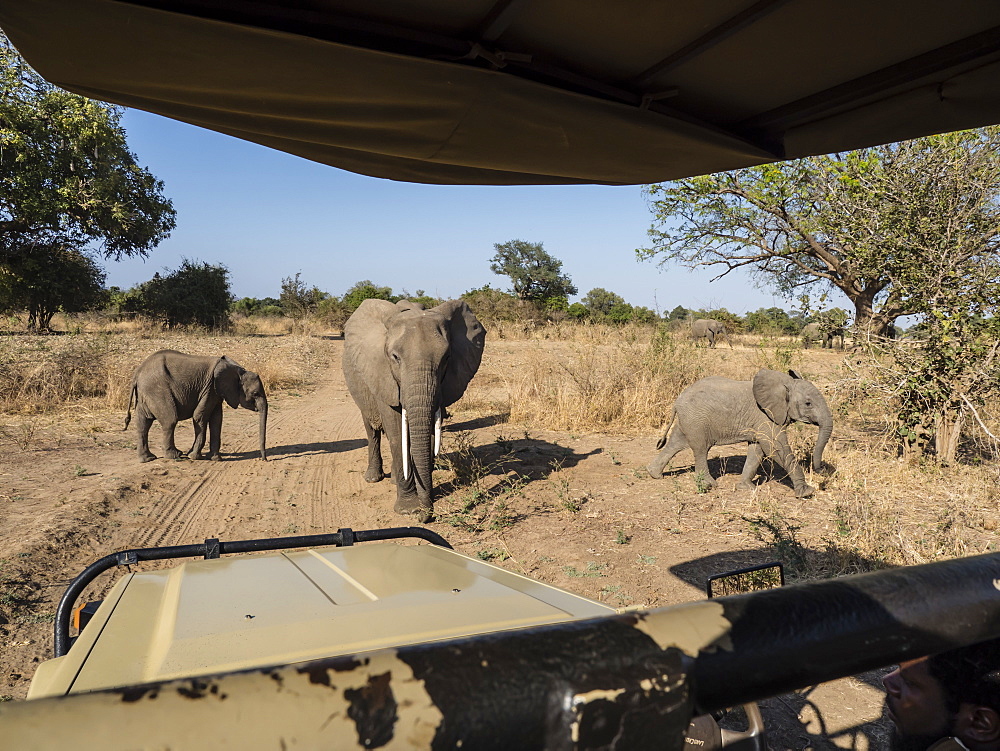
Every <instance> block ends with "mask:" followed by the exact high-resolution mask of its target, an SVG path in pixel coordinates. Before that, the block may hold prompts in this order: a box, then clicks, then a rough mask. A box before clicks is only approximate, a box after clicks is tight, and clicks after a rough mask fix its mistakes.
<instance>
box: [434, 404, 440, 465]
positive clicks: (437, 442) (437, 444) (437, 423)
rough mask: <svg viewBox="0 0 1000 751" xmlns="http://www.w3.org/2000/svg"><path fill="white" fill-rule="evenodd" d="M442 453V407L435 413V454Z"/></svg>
mask: <svg viewBox="0 0 1000 751" xmlns="http://www.w3.org/2000/svg"><path fill="white" fill-rule="evenodd" d="M440 453H441V408H440V407H438V410H437V412H435V413H434V456H437V455H438V454H440Z"/></svg>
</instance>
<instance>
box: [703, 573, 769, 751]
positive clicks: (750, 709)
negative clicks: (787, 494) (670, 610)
mask: <svg viewBox="0 0 1000 751" xmlns="http://www.w3.org/2000/svg"><path fill="white" fill-rule="evenodd" d="M784 583H785V568H784V566H782V565H781V564H780V563H778V562H774V563H764V564H762V565H760V566H750V567H749V568H741V569H737V570H735V571H726V572H725V573H722V574H716V575H715V576H710V577H708V582H707V584H706V586H705V588H706V590H707V593H708V596H709V598H712V597H725V596H726V595H741V594H746V593H747V592H755V591H757V590H759V589H773V588H774V587H780V586H782V585H783V584H784ZM684 743H685V748H687V747H688V746H695V747H697V748H698V749H699V751H720V750H721V749H726V751H766V749H767V736H766V735H765V732H764V718H763V717H761V714H760V708H759V707H758V706H757V705H756V704H744V705H743V706H741V707H734V708H732V709H728V710H723V711H721V712H718V713H716V714H714V715H702V716H701V717H695V718H694V719H692V720H691V724H690V725H689V726H688V730H687V733H686V734H685V737H684Z"/></svg>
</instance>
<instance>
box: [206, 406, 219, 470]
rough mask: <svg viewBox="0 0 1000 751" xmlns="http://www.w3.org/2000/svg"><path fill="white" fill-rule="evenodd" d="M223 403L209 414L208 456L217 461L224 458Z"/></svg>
mask: <svg viewBox="0 0 1000 751" xmlns="http://www.w3.org/2000/svg"><path fill="white" fill-rule="evenodd" d="M221 449H222V403H221V402H220V403H219V405H218V406H217V407H216V408H215V409H213V410H212V413H211V414H210V415H209V416H208V458H209V459H211V460H212V461H213V462H217V461H219V460H220V459H221V458H222V454H221V453H220V451H221Z"/></svg>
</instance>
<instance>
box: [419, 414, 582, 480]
mask: <svg viewBox="0 0 1000 751" xmlns="http://www.w3.org/2000/svg"><path fill="white" fill-rule="evenodd" d="M484 419H489V418H484ZM600 451H601V449H599V448H598V449H594V450H593V451H588V452H583V453H578V452H575V451H573V449H570V448H567V447H565V446H560V445H559V444H556V443H552V442H550V441H543V440H541V439H538V438H503V437H500V438H497V439H496V440H494V441H492V442H490V443H485V444H481V445H478V446H471V445H461V444H460V445H459V447H458V448H457V449H456V450H454V451H450V452H447V453H443V454H442V455H441V456H440V457H439V458H438V462H439V466H440V468H442V469H450V470H452V471H453V472H454V474H455V477H454V478H453V479H451V480H448V481H446V482H443V483H441V484H440V485H435V495H438V497H442V496H445V495H449V494H450V493H453V492H455V491H456V490H459V489H461V488H465V487H469V486H470V485H474V484H476V483H479V482H482V481H483V480H485V479H487V478H503V477H510V476H514V477H516V478H517V479H518V481H519V482H520V483H521V484H528V483H531V482H535V481H537V480H544V479H546V478H548V477H549V475H551V474H552V473H553V472H558V471H559V470H561V469H568V468H571V467H575V466H576V465H577V464H579V463H580V462H581V461H583V460H584V459H586V458H587V457H588V456H593V455H594V454H598V453H600Z"/></svg>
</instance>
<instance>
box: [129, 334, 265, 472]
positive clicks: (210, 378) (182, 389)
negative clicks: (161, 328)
mask: <svg viewBox="0 0 1000 751" xmlns="http://www.w3.org/2000/svg"><path fill="white" fill-rule="evenodd" d="M223 400H225V402H226V404H228V405H229V406H230V407H232V408H233V409H236V408H237V407H245V408H246V409H249V410H253V411H254V412H257V413H258V414H259V415H260V420H259V437H260V458H261V459H263V460H265V461H267V450H266V444H267V440H266V438H267V395H266V394H265V393H264V384H263V383H261V380H260V376H259V375H257V374H256V373H253V372H251V371H249V370H245V369H244V368H242V367H241V366H240V365H239V364H238V363H236V362H234V361H233V360H230V359H229V358H228V357H226V356H225V355H223V356H222V357H211V356H201V355H186V354H184V353H183V352H177V351H175V350H172V349H161V350H160V351H159V352H154V353H153V354H151V355H150V356H149V357H147V358H146V359H145V360H144V361H143V363H142V364H141V365H140V366H139V367H138V368H136V371H135V375H134V376H133V377H132V392H131V394H130V395H129V401H128V414H127V415H126V416H125V427H126V428H128V426H129V423H130V422H131V421H132V403H133V401H134V402H135V416H136V437H137V441H136V443H137V447H138V450H139V461H140V462H148V461H152V460H153V459H155V458H156V457H155V456H154V455H153V453H152V452H151V451H150V450H149V428H150V426H151V425H152V424H153V420H159V421H160V427H162V428H163V443H164V449H165V451H166V454H167V456H168V457H170V458H171V459H179V458H181V457H182V456H185V454H184V453H182V452H180V451H178V450H177V447H176V446H175V445H174V429H175V428H176V427H177V423H178V422H179V421H180V420H187V419H189V418H190V419H192V420H193V421H194V443H192V444H191V450H190V451H189V452H187V454H186V455H187V456H190V457H191V458H192V459H201V450H202V448H203V447H204V445H205V433H206V432H207V431H211V436H210V439H209V449H208V458H209V459H212V460H213V461H218V460H219V458H220V456H219V448H220V446H221V444H222V402H223Z"/></svg>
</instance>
